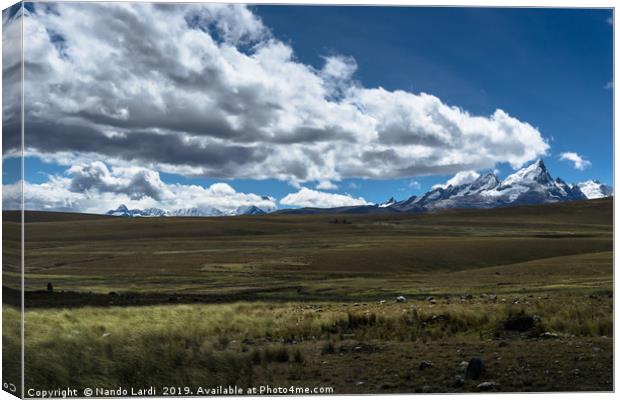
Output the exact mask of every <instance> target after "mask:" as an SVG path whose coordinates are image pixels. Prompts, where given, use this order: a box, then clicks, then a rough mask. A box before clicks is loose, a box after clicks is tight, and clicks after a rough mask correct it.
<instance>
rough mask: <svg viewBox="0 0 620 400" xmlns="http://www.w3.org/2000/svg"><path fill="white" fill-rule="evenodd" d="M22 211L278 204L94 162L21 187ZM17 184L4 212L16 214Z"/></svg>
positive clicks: (218, 186)
mask: <svg viewBox="0 0 620 400" xmlns="http://www.w3.org/2000/svg"><path fill="white" fill-rule="evenodd" d="M24 197H25V207H26V209H29V210H48V211H79V212H88V213H104V212H106V211H109V210H111V209H115V208H117V207H118V206H119V205H120V204H125V205H127V206H128V207H129V208H150V207H157V208H161V209H163V210H167V211H172V210H177V209H187V208H194V207H195V208H198V209H212V208H216V209H218V210H220V211H222V212H224V213H233V212H234V211H236V210H237V209H239V208H241V207H250V206H256V207H259V208H261V209H263V210H265V211H273V210H275V209H276V200H275V199H274V198H271V197H266V196H260V195H257V194H254V193H241V192H237V191H236V190H235V189H234V188H233V187H232V186H230V185H229V184H227V183H223V182H218V183H214V184H212V185H210V186H208V187H204V186H201V185H182V184H178V183H177V184H167V183H164V182H163V181H162V180H161V179H160V176H159V173H158V172H156V171H151V170H147V169H145V168H134V167H128V168H121V167H116V168H108V167H107V166H106V165H105V164H103V163H100V162H94V163H92V164H90V165H80V166H74V167H71V168H69V169H68V170H67V171H66V173H65V174H63V175H51V176H49V177H48V180H47V181H46V182H43V183H30V182H25V183H24ZM20 198H21V197H20V187H19V183H14V184H10V185H4V186H3V203H4V208H5V209H18V208H19V201H20Z"/></svg>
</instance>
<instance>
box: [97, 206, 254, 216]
mask: <svg viewBox="0 0 620 400" xmlns="http://www.w3.org/2000/svg"><path fill="white" fill-rule="evenodd" d="M260 214H266V211H264V210H262V209H260V208H258V207H256V206H253V205H252V206H245V207H239V208H238V209H237V210H235V211H234V212H232V213H231V212H228V213H227V212H224V211H222V210H219V209H217V208H214V207H191V208H179V209H176V210H170V211H165V210H162V209H160V208H147V209H144V210H140V209H133V210H130V209H129V208H127V206H126V205H124V204H121V205H120V206H119V207H118V208H117V209H116V210H110V211H108V212H107V213H106V215H113V216H117V217H221V216H225V215H260Z"/></svg>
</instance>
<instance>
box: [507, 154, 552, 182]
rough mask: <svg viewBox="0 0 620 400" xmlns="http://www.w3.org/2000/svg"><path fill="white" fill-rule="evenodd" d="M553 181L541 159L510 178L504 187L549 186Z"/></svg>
mask: <svg viewBox="0 0 620 400" xmlns="http://www.w3.org/2000/svg"><path fill="white" fill-rule="evenodd" d="M552 181H553V178H551V175H550V174H549V171H548V170H547V167H546V166H545V163H544V162H543V160H542V159H541V158H539V159H538V160H536V161H534V162H533V163H531V164H530V165H528V166H527V167H524V168H521V169H520V170H518V171H517V172H515V173H514V174H512V175H510V176H508V177H507V178H506V179H504V182H502V186H503V187H507V186H515V185H520V186H523V185H524V186H530V185H532V184H534V183H539V184H548V183H550V182H552Z"/></svg>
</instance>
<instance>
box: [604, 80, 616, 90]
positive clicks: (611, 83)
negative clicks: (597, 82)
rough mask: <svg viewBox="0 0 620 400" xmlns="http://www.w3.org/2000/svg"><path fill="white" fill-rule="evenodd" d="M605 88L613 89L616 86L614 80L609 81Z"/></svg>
mask: <svg viewBox="0 0 620 400" xmlns="http://www.w3.org/2000/svg"><path fill="white" fill-rule="evenodd" d="M603 88H605V89H610V90H611V89H613V88H614V81H609V82H607V83H606V84H605V86H603Z"/></svg>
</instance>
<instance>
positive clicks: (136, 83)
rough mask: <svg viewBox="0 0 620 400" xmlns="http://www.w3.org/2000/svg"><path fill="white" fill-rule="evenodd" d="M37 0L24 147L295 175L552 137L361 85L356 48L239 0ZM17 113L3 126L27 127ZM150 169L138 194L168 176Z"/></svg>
mask: <svg viewBox="0 0 620 400" xmlns="http://www.w3.org/2000/svg"><path fill="white" fill-rule="evenodd" d="M33 7H34V8H33V9H34V11H27V13H26V14H27V15H26V16H25V21H24V31H25V36H26V37H27V38H28V46H26V49H25V51H26V53H25V56H26V58H27V62H26V77H27V81H26V82H25V87H26V90H27V92H28V94H29V95H28V96H27V97H26V102H27V104H26V110H27V115H26V119H27V132H26V137H27V138H26V144H27V149H26V150H27V152H28V153H29V154H38V155H39V156H41V157H44V158H46V159H48V160H55V161H56V162H62V163H66V164H69V165H71V164H76V163H78V162H85V161H94V160H100V161H103V160H105V162H106V164H108V165H111V166H115V165H123V164H127V163H133V164H134V165H140V166H142V167H145V168H149V169H153V170H157V171H163V172H172V173H181V174H184V175H197V176H205V177H211V178H250V179H264V178H275V179H279V180H284V181H288V182H290V183H292V184H294V185H297V186H299V187H301V185H302V184H304V183H305V182H312V181H315V182H321V181H325V182H327V181H332V182H333V181H339V180H342V179H347V178H372V179H388V178H404V177H413V176H417V175H429V174H450V173H456V172H458V171H462V170H469V169H482V168H492V167H493V166H494V165H495V164H496V163H499V162H507V163H510V164H511V165H512V166H513V167H515V168H516V167H519V166H521V165H522V164H524V163H526V162H527V161H529V160H532V159H534V158H536V157H539V156H540V155H542V154H545V153H546V152H547V150H548V148H549V145H548V144H547V142H546V141H545V139H543V137H542V135H541V133H540V132H539V131H538V129H536V128H535V127H533V126H532V125H530V124H528V123H527V122H524V121H520V120H519V119H517V118H515V117H513V116H510V115H509V114H508V113H507V112H505V111H502V110H496V111H495V112H493V113H492V114H491V115H488V116H475V115H471V114H470V113H468V112H467V111H465V110H462V109H460V108H458V107H456V106H451V105H448V104H446V103H444V102H443V101H441V100H440V99H439V98H437V97H435V96H432V95H430V94H425V93H419V94H415V93H410V92H406V91H400V90H396V91H389V90H385V89H383V88H367V87H364V86H362V85H361V84H360V83H359V82H357V81H355V79H354V74H355V71H356V69H357V63H356V61H355V60H354V59H353V58H351V57H346V56H341V55H330V56H328V57H325V59H324V60H325V62H324V66H323V67H322V68H314V67H312V66H309V65H305V64H303V63H302V62H300V61H299V60H298V59H297V58H296V57H295V53H294V51H293V48H292V46H291V45H289V44H287V43H284V42H282V41H281V40H279V39H278V38H276V37H274V36H273V34H272V33H271V32H270V31H269V29H268V27H266V26H264V24H263V22H262V21H261V19H260V18H259V17H258V16H257V15H256V14H255V13H253V12H252V11H251V10H250V9H248V8H247V7H245V6H240V5H233V6H231V5H214V4H168V5H166V4H147V3H57V4H56V3H54V4H46V3H36V4H34V6H33ZM3 23H4V24H5V29H10V25H11V21H4V20H3ZM110 32H114V34H113V35H111V34H110ZM7 68H8V69H7ZM10 68H11V66H10V65H9V66H7V65H5V66H4V71H3V73H9V72H10ZM11 115H12V114H9V116H8V117H7V119H6V120H4V121H3V122H4V125H5V129H7V128H8V129H10V128H11V127H16V126H18V124H19V121H18V120H17V119H16V118H15V117H14V116H13V117H11ZM7 146H8V147H9V148H11V146H12V148H15V147H16V146H18V141H17V140H15V141H7ZM92 172H94V171H90V172H89V173H92ZM151 178H152V177H143V178H141V179H142V180H143V181H144V183H145V184H146V186H144V187H143V188H142V189H141V190H142V191H140V190H139V191H137V192H136V193H134V194H133V196H134V197H136V196H138V197H139V196H140V195H141V194H148V193H149V192H150V191H151V189H152V188H151V187H150V186H149V185H151V184H155V185H157V184H158V183H157V182H153V181H149V179H151ZM146 181H149V182H150V183H149V182H146ZM130 196H131V195H130Z"/></svg>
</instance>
